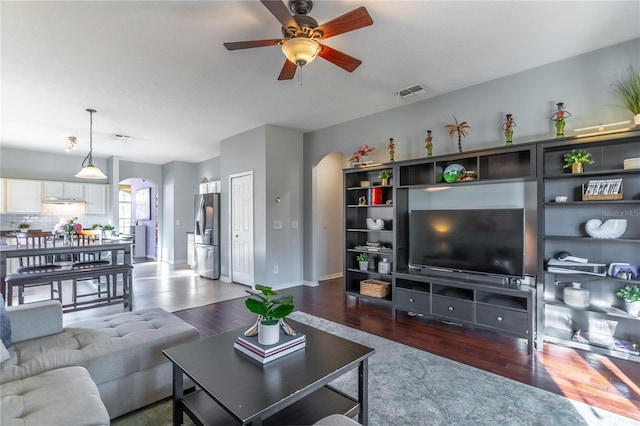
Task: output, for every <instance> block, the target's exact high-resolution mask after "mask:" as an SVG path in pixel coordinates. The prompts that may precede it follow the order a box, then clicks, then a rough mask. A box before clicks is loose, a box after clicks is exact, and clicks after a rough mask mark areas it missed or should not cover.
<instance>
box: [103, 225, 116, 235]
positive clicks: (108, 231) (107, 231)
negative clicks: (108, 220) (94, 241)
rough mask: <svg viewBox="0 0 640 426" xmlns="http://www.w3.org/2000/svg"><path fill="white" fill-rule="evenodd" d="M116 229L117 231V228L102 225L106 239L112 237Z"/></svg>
mask: <svg viewBox="0 0 640 426" xmlns="http://www.w3.org/2000/svg"><path fill="white" fill-rule="evenodd" d="M114 229H116V228H115V226H113V225H102V231H103V232H104V236H105V238H110V237H112V236H113V230H114Z"/></svg>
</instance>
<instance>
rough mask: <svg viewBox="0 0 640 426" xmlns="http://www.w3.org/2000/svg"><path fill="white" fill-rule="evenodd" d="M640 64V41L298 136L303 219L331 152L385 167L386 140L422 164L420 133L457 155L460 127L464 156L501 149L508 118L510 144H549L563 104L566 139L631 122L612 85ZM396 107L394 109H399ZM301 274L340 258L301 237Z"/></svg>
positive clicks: (399, 154)
mask: <svg viewBox="0 0 640 426" xmlns="http://www.w3.org/2000/svg"><path fill="white" fill-rule="evenodd" d="M638 63H640V39H636V40H632V41H629V42H626V43H622V44H619V45H616V46H612V47H610V48H607V49H602V50H598V51H594V52H591V53H588V54H584V55H580V56H576V57H574V58H570V59H567V60H564V61H560V62H556V63H553V64H549V65H545V66H542V67H538V68H534V69H531V70H528V71H524V72H521V73H518V74H514V75H512V76H508V77H504V78H501V79H497V80H494V81H490V82H487V83H483V84H479V85H476V86H472V87H469V88H466V89H462V90H459V91H456V92H453V93H450V94H446V95H441V96H437V97H433V98H430V99H426V100H424V101H421V102H416V103H411V104H407V105H404V106H401V107H399V108H396V109H393V110H389V111H386V112H381V113H378V114H373V115H370V116H367V117H363V118H360V119H357V120H353V121H349V122H346V123H342V124H339V125H336V126H332V127H328V128H325V129H322V130H318V131H315V132H311V133H307V134H305V136H304V147H305V154H304V168H303V170H304V191H303V192H304V206H305V210H304V218H305V221H306V222H307V223H309V221H310V220H311V218H312V216H313V214H312V213H313V212H312V205H313V204H312V195H311V194H312V170H313V168H314V167H315V166H316V165H317V164H318V163H319V161H320V160H321V159H322V158H323V157H324V156H325V155H327V154H329V153H330V152H334V151H340V152H343V153H345V154H346V155H347V156H350V155H351V154H352V153H353V151H355V149H356V148H357V147H358V146H359V145H362V144H365V143H366V144H369V145H370V146H374V147H376V151H374V152H373V153H372V155H370V156H369V157H368V159H370V160H374V161H378V162H386V161H387V160H388V154H387V150H386V145H387V143H388V140H389V139H388V138H390V137H392V138H394V140H395V144H396V152H395V159H396V161H399V160H404V159H410V158H420V157H424V156H425V154H426V152H425V148H424V145H425V144H424V139H425V137H426V130H427V129H430V130H432V133H433V142H434V154H435V155H439V154H445V153H453V152H457V144H456V141H453V140H451V138H449V135H448V133H447V132H446V129H445V128H444V126H445V125H446V124H450V123H452V122H453V118H452V116H453V115H455V116H456V117H457V118H458V120H459V121H467V122H468V123H469V125H470V126H471V128H470V129H469V135H468V136H467V137H466V138H465V139H463V140H462V146H463V150H465V151H470V150H474V149H481V148H487V147H495V146H500V145H503V144H504V135H503V132H502V130H501V124H502V122H503V120H504V116H505V114H507V113H510V114H513V117H514V119H515V121H516V123H517V127H516V128H515V132H514V143H515V144H518V143H522V142H528V141H534V140H540V139H549V138H553V137H554V136H555V128H554V126H553V122H552V121H551V120H550V119H549V117H550V116H551V115H552V113H553V111H554V109H555V105H556V103H557V102H564V103H565V105H566V109H567V110H568V111H569V112H571V114H572V116H571V117H570V118H568V119H567V127H566V130H565V133H566V134H567V135H571V134H573V132H572V131H571V129H575V128H580V127H586V126H593V125H597V124H599V123H611V122H617V121H623V120H629V119H632V114H631V113H630V112H629V111H627V110H626V109H624V108H622V107H620V105H621V103H620V101H619V100H618V99H617V98H616V97H615V95H614V93H613V89H612V82H613V80H614V78H615V76H617V75H620V74H622V73H624V72H625V71H626V69H627V67H628V66H629V64H638ZM399 102H401V101H399ZM304 248H305V254H304V258H305V272H304V274H305V275H304V277H305V280H307V281H315V280H317V275H314V268H313V267H312V262H314V259H316V258H317V256H318V253H321V252H324V251H336V250H338V251H342V246H341V245H340V246H338V245H336V246H322V245H318V244H316V241H313V239H312V232H311V230H310V229H305V240H304Z"/></svg>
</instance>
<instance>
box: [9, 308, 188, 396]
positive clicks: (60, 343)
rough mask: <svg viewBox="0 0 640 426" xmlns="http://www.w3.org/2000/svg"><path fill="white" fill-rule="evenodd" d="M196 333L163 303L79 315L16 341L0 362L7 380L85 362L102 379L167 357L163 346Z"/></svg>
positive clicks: (115, 377) (105, 380)
mask: <svg viewBox="0 0 640 426" xmlns="http://www.w3.org/2000/svg"><path fill="white" fill-rule="evenodd" d="M197 338H199V333H198V331H197V330H196V329H195V328H194V327H192V326H191V325H189V324H187V323H186V322H184V321H182V320H181V319H180V318H178V317H176V316H174V315H172V314H171V313H169V312H167V311H165V310H163V309H157V308H156V309H144V310H139V311H134V312H124V313H120V314H114V315H109V316H105V317H102V318H98V319H95V320H89V321H82V322H77V323H74V324H70V325H69V326H67V327H65V328H64V331H63V332H62V333H59V334H56V335H51V336H45V337H40V338H37V339H31V340H27V341H24V342H19V343H15V344H14V345H13V346H12V347H11V348H9V353H10V354H11V359H10V360H9V361H7V362H5V363H3V364H2V365H1V366H0V377H1V378H0V381H1V382H3V383H4V382H8V381H12V380H18V379H22V378H25V377H28V376H33V375H36V374H40V373H42V372H44V371H49V370H53V369H55V368H61V367H68V366H74V365H78V366H83V367H86V368H87V370H89V373H90V374H91V377H92V378H93V380H94V381H95V382H96V383H97V384H98V385H100V384H102V383H105V382H108V381H111V380H115V379H117V378H119V377H123V376H126V375H129V374H132V373H135V372H138V371H141V370H144V369H146V368H150V367H154V366H156V365H159V364H162V363H165V362H167V359H166V358H165V357H164V356H163V355H162V350H163V349H166V348H169V347H172V346H176V345H179V344H182V343H186V342H189V341H191V340H194V339H197Z"/></svg>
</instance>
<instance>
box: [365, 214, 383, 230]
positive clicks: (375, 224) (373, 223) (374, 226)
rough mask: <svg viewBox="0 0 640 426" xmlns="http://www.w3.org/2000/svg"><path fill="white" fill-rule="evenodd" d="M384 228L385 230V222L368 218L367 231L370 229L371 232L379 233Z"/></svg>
mask: <svg viewBox="0 0 640 426" xmlns="http://www.w3.org/2000/svg"><path fill="white" fill-rule="evenodd" d="M382 228H384V220H382V219H376V220H373V219H371V218H370V217H368V218H367V229H370V230H371V231H379V230H381V229H382Z"/></svg>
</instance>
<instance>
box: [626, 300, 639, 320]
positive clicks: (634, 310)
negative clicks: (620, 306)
mask: <svg viewBox="0 0 640 426" xmlns="http://www.w3.org/2000/svg"><path fill="white" fill-rule="evenodd" d="M624 307H625V309H626V310H627V313H628V314H629V315H633V316H636V317H637V316H638V314H639V313H640V302H629V301H628V300H625V301H624Z"/></svg>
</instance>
